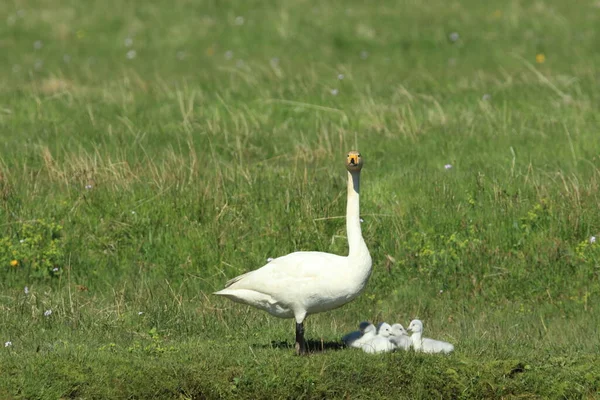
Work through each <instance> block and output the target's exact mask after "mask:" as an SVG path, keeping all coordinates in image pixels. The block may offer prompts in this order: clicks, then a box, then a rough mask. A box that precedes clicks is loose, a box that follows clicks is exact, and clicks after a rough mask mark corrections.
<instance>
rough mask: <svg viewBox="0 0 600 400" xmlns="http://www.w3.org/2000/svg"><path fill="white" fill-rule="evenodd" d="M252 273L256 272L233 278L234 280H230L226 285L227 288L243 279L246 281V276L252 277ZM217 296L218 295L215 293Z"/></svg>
mask: <svg viewBox="0 0 600 400" xmlns="http://www.w3.org/2000/svg"><path fill="white" fill-rule="evenodd" d="M252 272H254V271H250V272H246V273H245V274H242V275H238V276H236V277H235V278H232V279H230V280H228V281H227V282H226V283H225V288H228V287H229V286H231V285H233V284H234V283H236V282H239V281H241V280H242V279H244V278H245V277H246V276H248V275H250V274H251V273H252ZM215 294H216V293H215Z"/></svg>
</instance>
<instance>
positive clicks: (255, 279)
mask: <svg viewBox="0 0 600 400" xmlns="http://www.w3.org/2000/svg"><path fill="white" fill-rule="evenodd" d="M362 166H363V160H362V157H361V155H360V154H359V153H358V152H356V151H351V152H349V153H348V156H347V158H346V169H347V170H348V203H347V208H346V232H347V235H348V247H349V253H348V256H347V257H343V256H338V255H335V254H329V253H321V252H307V251H300V252H296V253H291V254H288V255H286V256H283V257H279V258H276V259H274V260H272V261H271V262H269V263H268V264H267V265H265V266H263V267H262V268H259V269H257V270H254V271H250V272H247V273H245V274H243V275H240V276H238V277H236V278H233V279H231V280H230V281H229V282H227V283H226V284H225V289H223V290H220V291H218V292H215V293H214V294H216V295H220V296H225V297H227V298H228V299H230V300H233V301H235V302H238V303H243V304H248V305H250V306H253V307H256V308H258V309H261V310H264V311H266V312H268V313H269V314H271V315H274V316H276V317H279V318H295V319H296V352H297V353H298V354H304V353H306V346H305V343H304V319H305V318H306V316H307V315H310V314H316V313H319V312H323V311H329V310H332V309H334V308H337V307H340V306H342V305H344V304H346V303H348V302H350V301H352V300H354V299H355V298H356V297H357V296H358V295H359V294H360V292H361V291H362V290H363V289H364V288H365V285H366V284H367V281H368V280H369V276H370V275H371V264H372V262H371V255H370V254H369V250H368V249H367V245H366V244H365V241H364V239H363V237H362V233H361V229H360V213H359V211H360V207H359V187H360V170H361V169H362Z"/></svg>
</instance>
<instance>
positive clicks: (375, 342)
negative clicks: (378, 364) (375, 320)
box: [361, 322, 396, 354]
mask: <svg viewBox="0 0 600 400" xmlns="http://www.w3.org/2000/svg"><path fill="white" fill-rule="evenodd" d="M391 335H392V327H391V326H390V324H387V323H385V322H383V323H382V324H380V325H379V330H378V331H377V335H376V336H375V337H374V338H373V339H371V340H369V341H367V342H366V343H365V344H363V345H362V347H361V348H362V350H363V351H364V352H365V353H369V354H376V353H387V352H390V351H394V350H396V345H394V343H392V342H391V340H390V337H391Z"/></svg>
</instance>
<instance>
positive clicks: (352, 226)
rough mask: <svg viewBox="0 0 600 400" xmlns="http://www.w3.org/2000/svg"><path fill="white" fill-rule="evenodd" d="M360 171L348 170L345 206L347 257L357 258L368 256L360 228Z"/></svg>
mask: <svg viewBox="0 0 600 400" xmlns="http://www.w3.org/2000/svg"><path fill="white" fill-rule="evenodd" d="M359 193H360V171H356V172H348V206H347V207H346V233H347V235H348V246H349V248H350V251H349V254H348V257H349V258H353V259H355V258H356V259H358V258H362V257H366V256H369V257H370V255H369V249H367V245H366V243H365V241H364V239H363V237H362V232H361V229H360V204H359V197H360V194H359Z"/></svg>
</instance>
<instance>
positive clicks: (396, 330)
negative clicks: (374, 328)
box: [392, 324, 408, 336]
mask: <svg viewBox="0 0 600 400" xmlns="http://www.w3.org/2000/svg"><path fill="white" fill-rule="evenodd" d="M392 335H393V336H403V335H406V336H408V332H406V329H404V327H403V326H402V324H394V325H392Z"/></svg>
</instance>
